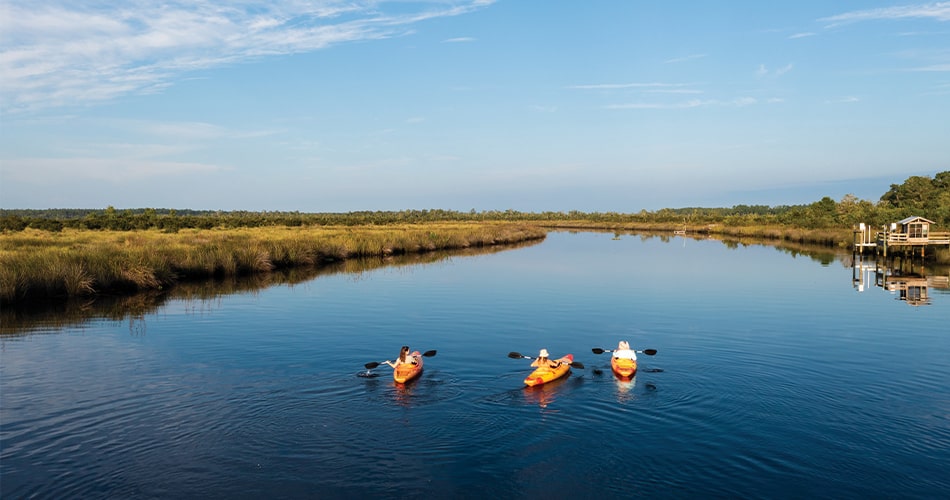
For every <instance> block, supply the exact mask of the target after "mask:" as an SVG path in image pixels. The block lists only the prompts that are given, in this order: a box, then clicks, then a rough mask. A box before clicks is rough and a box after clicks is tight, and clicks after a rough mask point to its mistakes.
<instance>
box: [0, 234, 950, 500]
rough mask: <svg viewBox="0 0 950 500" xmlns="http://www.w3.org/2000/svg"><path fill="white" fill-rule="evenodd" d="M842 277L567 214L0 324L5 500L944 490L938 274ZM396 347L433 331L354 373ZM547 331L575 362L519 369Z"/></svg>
mask: <svg viewBox="0 0 950 500" xmlns="http://www.w3.org/2000/svg"><path fill="white" fill-rule="evenodd" d="M848 257H850V256H848ZM855 276H857V277H858V278H859V281H861V278H866V277H867V275H866V274H864V272H861V271H858V272H855V271H853V270H852V268H851V267H850V263H849V262H848V263H846V262H842V261H841V260H839V259H835V258H832V257H829V256H824V257H821V258H813V257H809V256H807V255H804V254H796V253H792V252H788V251H782V250H778V249H775V248H772V247H768V246H734V245H733V246H729V245H725V244H723V243H721V242H718V241H711V240H703V241H700V240H692V239H689V240H686V239H683V238H674V239H659V238H647V237H639V236H633V235H621V236H619V238H615V237H614V235H613V234H602V233H576V234H572V233H566V232H565V233H552V234H550V235H549V236H548V238H547V239H546V240H545V241H544V242H542V243H540V244H536V245H531V246H526V247H523V248H517V249H513V250H510V251H505V252H499V253H493V254H488V255H477V256H464V257H452V258H448V259H442V260H438V261H436V262H433V263H429V264H419V265H412V266H400V267H384V268H378V269H375V270H371V271H365V272H360V273H339V274H333V275H324V276H320V277H318V278H316V279H313V280H310V281H305V282H301V283H296V284H293V285H288V284H283V285H276V286H272V287H269V288H264V289H260V290H257V291H245V292H241V293H234V294H229V295H224V296H218V297H215V298H212V299H207V300H201V299H174V300H170V301H167V302H165V303H163V304H162V305H161V306H160V307H158V308H157V309H152V310H148V311H147V312H139V313H133V314H125V315H123V314H121V313H119V314H113V315H112V316H109V317H110V318H112V319H101V318H100V319H94V320H89V321H85V322H81V323H80V322H76V323H74V324H72V326H70V324H69V323H68V322H67V323H65V324H64V322H63V321H54V320H50V319H44V321H46V322H47V325H48V326H45V327H44V326H42V325H41V326H39V327H36V326H34V327H33V328H31V329H29V333H25V334H24V333H22V332H21V333H20V334H11V333H10V332H9V331H7V334H6V335H4V336H3V337H2V338H0V339H2V340H0V342H2V387H0V389H2V390H0V424H2V428H0V438H2V440H0V444H2V456H0V474H2V476H0V496H2V497H3V498H19V497H34V496H35V497H46V498H64V497H73V498H95V497H110V498H151V497H174V498H183V497H210V498H224V497H227V498H255V497H268V498H294V497H316V498H335V497H349V498H363V497H367V496H369V495H385V496H387V497H389V496H393V495H394V494H395V493H396V492H399V493H401V494H405V495H407V496H409V497H423V496H425V497H436V498H443V497H457V498H475V497H479V498H482V497H504V498H512V497H514V498H518V497H521V498H548V497H551V498H604V497H632V496H639V495H645V496H648V497H661V498H662V497H687V496H709V497H746V498H748V497H798V498H810V497H824V498H871V497H875V498H882V497H889V498H938V497H943V498H946V497H947V496H948V495H950V473H948V472H947V471H950V383H948V379H950V326H948V325H950V293H948V292H947V290H945V289H944V290H942V289H938V288H935V287H930V289H929V290H928V297H929V301H930V303H929V305H922V306H914V305H911V303H909V302H908V301H906V300H900V299H901V297H900V295H899V293H897V292H889V291H886V290H884V289H883V288H881V287H878V286H874V278H873V276H872V277H871V279H870V286H867V287H865V286H864V285H863V283H862V285H861V286H858V285H857V284H855V283H853V282H852V280H853V278H854V277H855ZM861 288H863V291H859V289H861ZM621 339H626V340H629V341H630V342H631V344H632V345H633V346H634V347H635V348H637V349H645V348H654V349H657V350H658V351H659V352H658V354H657V355H656V356H652V357H650V356H641V359H640V372H639V373H638V375H637V377H636V379H635V380H633V381H632V382H621V381H618V380H616V379H615V378H614V377H613V375H612V374H611V372H610V370H609V366H608V358H607V355H601V356H598V355H595V354H593V353H592V352H591V348H592V347H603V348H614V347H615V346H616V343H617V341H618V340H621ZM404 343H406V344H409V345H410V346H412V347H413V348H414V349H418V350H420V351H425V350H430V349H436V350H438V354H437V355H436V356H435V357H432V358H426V365H425V366H426V368H425V372H424V374H423V376H422V378H421V379H420V380H418V381H417V382H415V383H413V384H411V385H409V386H408V387H405V388H402V387H397V386H395V385H394V383H393V381H392V378H391V370H383V369H376V370H374V372H376V374H378V375H379V376H378V377H375V378H370V377H361V376H358V375H360V374H362V373H363V372H365V370H364V369H363V365H364V364H365V363H367V362H371V361H382V360H385V359H392V358H393V357H394V356H395V355H396V354H397V353H398V350H399V346H400V345H402V344H404ZM540 348H547V349H548V350H549V351H551V353H552V355H560V354H564V353H568V352H570V353H573V354H574V355H575V359H576V360H577V361H580V362H582V363H584V364H585V365H586V369H583V370H581V369H575V370H574V371H573V373H572V374H571V376H570V377H569V378H568V379H566V380H563V381H561V382H559V383H554V384H552V385H549V386H542V387H541V388H539V389H525V388H523V387H522V385H521V380H522V378H523V377H524V376H525V374H526V373H527V372H528V371H530V369H529V368H528V364H529V361H527V360H513V359H509V358H508V357H507V356H506V355H507V353H508V352H509V351H518V352H521V353H524V354H528V355H535V354H536V353H537V351H538V350H539V349H540Z"/></svg>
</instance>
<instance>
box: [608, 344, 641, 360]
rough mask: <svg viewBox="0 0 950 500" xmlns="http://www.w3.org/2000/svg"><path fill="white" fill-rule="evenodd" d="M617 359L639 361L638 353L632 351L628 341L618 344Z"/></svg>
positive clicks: (615, 352) (615, 355) (615, 354)
mask: <svg viewBox="0 0 950 500" xmlns="http://www.w3.org/2000/svg"><path fill="white" fill-rule="evenodd" d="M614 357H615V358H622V359H634V360H635V359H637V353H636V351H634V350H633V349H630V344H629V343H628V342H627V341H626V340H621V341H620V343H619V344H617V349H616V350H615V351H614Z"/></svg>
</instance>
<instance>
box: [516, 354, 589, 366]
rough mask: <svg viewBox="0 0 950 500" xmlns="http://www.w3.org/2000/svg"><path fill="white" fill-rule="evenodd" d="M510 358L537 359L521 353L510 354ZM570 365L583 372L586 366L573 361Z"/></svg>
mask: <svg viewBox="0 0 950 500" xmlns="http://www.w3.org/2000/svg"><path fill="white" fill-rule="evenodd" d="M508 357H509V358H511V359H537V358H532V357H531V356H524V355H522V354H521V353H519V352H509V353H508ZM548 359H550V358H548ZM552 361H558V360H556V359H554V360H552ZM561 362H562V363H563V361H561ZM568 364H569V365H571V367H572V368H580V369H581V370H583V369H584V364H583V363H581V362H578V361H572V362H570V363H568Z"/></svg>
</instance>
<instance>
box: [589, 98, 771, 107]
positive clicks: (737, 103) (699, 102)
mask: <svg viewBox="0 0 950 500" xmlns="http://www.w3.org/2000/svg"><path fill="white" fill-rule="evenodd" d="M756 103H758V99H756V98H754V97H738V98H736V99H732V100H730V101H722V100H718V99H706V100H703V99H690V100H688V101H680V102H673V103H659V102H635V103H626V104H608V105H606V106H604V109H690V108H703V107H745V106H751V105H753V104H756Z"/></svg>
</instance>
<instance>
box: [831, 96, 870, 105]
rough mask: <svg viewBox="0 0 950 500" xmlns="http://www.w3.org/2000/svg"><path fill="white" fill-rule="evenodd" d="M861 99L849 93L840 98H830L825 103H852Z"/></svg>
mask: <svg viewBox="0 0 950 500" xmlns="http://www.w3.org/2000/svg"><path fill="white" fill-rule="evenodd" d="M860 100H861V99H858V98H857V97H855V96H853V95H849V96H846V97H841V98H839V99H828V100H827V101H825V104H847V103H852V102H859V101H860Z"/></svg>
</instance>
